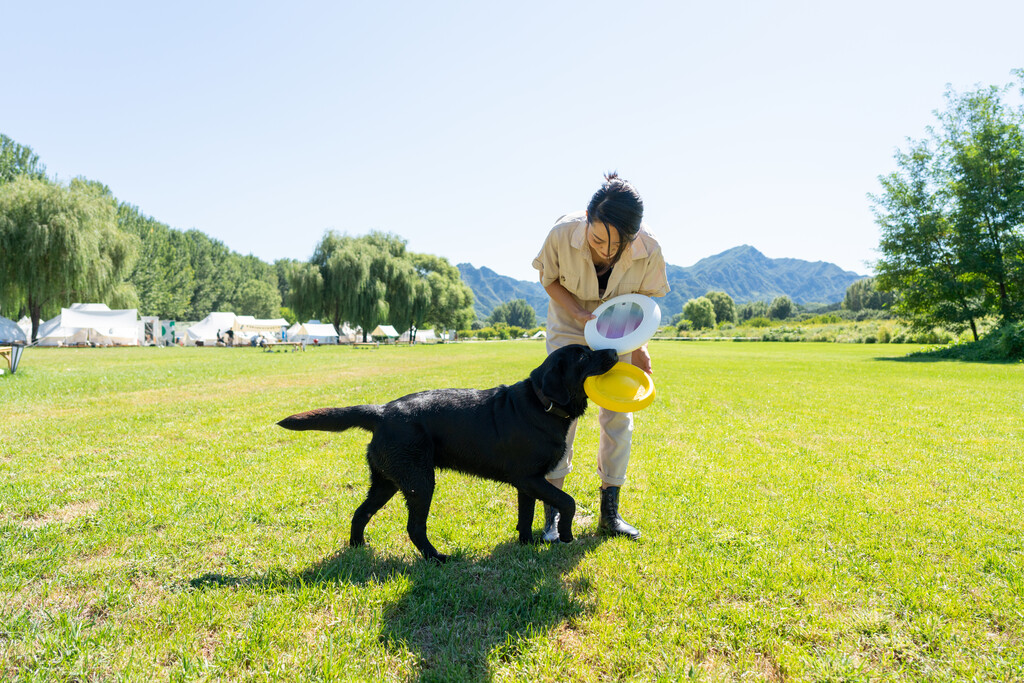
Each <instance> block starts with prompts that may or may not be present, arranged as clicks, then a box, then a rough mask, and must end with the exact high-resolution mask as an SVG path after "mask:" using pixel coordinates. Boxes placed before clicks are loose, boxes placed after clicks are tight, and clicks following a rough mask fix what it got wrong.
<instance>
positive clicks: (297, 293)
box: [285, 263, 341, 332]
mask: <svg viewBox="0 0 1024 683" xmlns="http://www.w3.org/2000/svg"><path fill="white" fill-rule="evenodd" d="M285 277H287V279H288V298H287V299H286V300H285V301H286V302H287V303H288V304H289V306H290V308H291V309H292V311H294V313H295V317H296V318H297V320H298V321H299V322H305V321H307V320H311V319H313V318H317V317H319V316H320V315H321V310H322V305H323V298H324V278H323V275H322V274H321V272H320V269H319V268H318V267H317V266H316V265H315V264H313V263H293V264H291V265H290V266H288V268H287V271H286V275H285ZM332 322H333V321H332ZM340 331H341V330H339V332H340Z"/></svg>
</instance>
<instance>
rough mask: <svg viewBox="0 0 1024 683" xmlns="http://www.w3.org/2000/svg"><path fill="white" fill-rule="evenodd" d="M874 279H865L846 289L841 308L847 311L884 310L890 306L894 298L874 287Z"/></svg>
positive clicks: (889, 293) (890, 294) (890, 293)
mask: <svg viewBox="0 0 1024 683" xmlns="http://www.w3.org/2000/svg"><path fill="white" fill-rule="evenodd" d="M876 281H877V280H876V279H875V278H873V277H866V278H862V279H860V280H857V281H856V282H854V283H853V284H851V285H850V286H849V287H847V288H846V296H844V297H843V308H845V309H846V310H848V311H863V310H865V309H868V310H884V309H887V308H889V307H890V306H892V304H893V302H894V301H895V300H896V297H895V296H894V295H893V294H892V292H881V291H879V290H878V288H877V287H876V286H875V283H876Z"/></svg>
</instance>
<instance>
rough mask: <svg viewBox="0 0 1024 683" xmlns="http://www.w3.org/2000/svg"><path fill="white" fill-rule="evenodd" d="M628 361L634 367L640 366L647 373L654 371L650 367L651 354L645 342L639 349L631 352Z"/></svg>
mask: <svg viewBox="0 0 1024 683" xmlns="http://www.w3.org/2000/svg"><path fill="white" fill-rule="evenodd" d="M630 362H631V363H632V364H633V365H635V366H636V367H638V368H640V369H641V370H643V371H644V372H646V373H647V374H648V375H649V374H651V373H652V372H654V371H653V370H652V369H651V354H650V353H648V352H647V344H644V345H643V346H641V347H640V348H639V349H637V350H635V351H634V352H633V356H632V358H630Z"/></svg>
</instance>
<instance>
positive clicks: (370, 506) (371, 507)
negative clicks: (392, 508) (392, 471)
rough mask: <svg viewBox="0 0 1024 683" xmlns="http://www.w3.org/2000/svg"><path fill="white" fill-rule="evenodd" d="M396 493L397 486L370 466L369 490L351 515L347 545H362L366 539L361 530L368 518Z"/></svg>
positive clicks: (363, 528)
mask: <svg viewBox="0 0 1024 683" xmlns="http://www.w3.org/2000/svg"><path fill="white" fill-rule="evenodd" d="M396 493H398V487H397V486H396V485H395V482H393V481H391V480H390V479H388V478H387V477H385V476H384V475H383V474H381V473H380V472H378V471H377V470H375V469H373V468H370V490H369V491H367V493H366V500H364V501H363V504H362V505H360V506H359V507H358V508H356V511H355V514H354V515H352V533H351V535H350V536H349V541H348V543H349V545H353V546H356V545H363V544H364V543H366V539H365V538H363V531H364V530H365V529H366V525H367V524H368V523H369V522H370V518H371V517H373V515H374V514H376V512H377V511H378V510H380V509H381V508H382V507H384V505H385V504H386V503H387V502H388V501H389V500H391V498H392V497H393V496H394V495H395V494H396Z"/></svg>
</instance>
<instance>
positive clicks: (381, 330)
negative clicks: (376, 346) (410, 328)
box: [370, 325, 398, 340]
mask: <svg viewBox="0 0 1024 683" xmlns="http://www.w3.org/2000/svg"><path fill="white" fill-rule="evenodd" d="M370 336H371V337H387V338H388V339H389V340H390V339H398V330H396V329H395V328H394V327H392V326H391V325H377V327H375V328H373V332H371V333H370Z"/></svg>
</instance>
